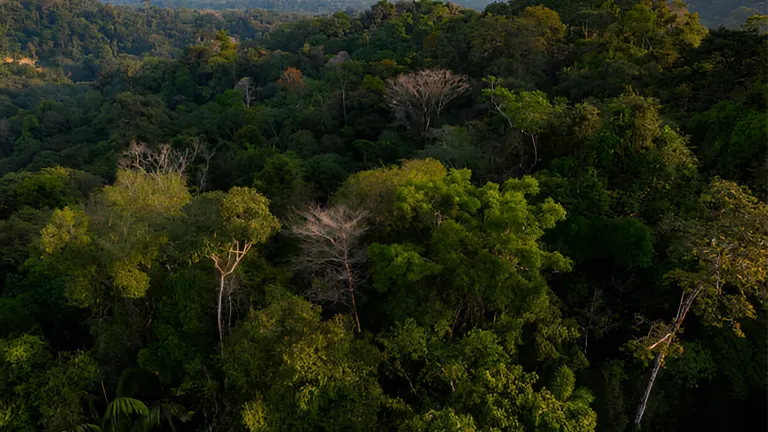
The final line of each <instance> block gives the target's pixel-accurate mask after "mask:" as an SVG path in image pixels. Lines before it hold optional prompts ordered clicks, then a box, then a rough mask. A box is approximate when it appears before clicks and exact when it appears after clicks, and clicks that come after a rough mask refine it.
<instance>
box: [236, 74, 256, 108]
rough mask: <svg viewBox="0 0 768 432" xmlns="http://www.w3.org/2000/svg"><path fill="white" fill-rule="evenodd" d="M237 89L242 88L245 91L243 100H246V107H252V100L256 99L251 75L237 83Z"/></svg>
mask: <svg viewBox="0 0 768 432" xmlns="http://www.w3.org/2000/svg"><path fill="white" fill-rule="evenodd" d="M235 89H237V90H240V91H241V92H242V93H243V102H245V106H246V107H248V108H250V107H251V102H253V101H254V100H255V99H256V94H255V92H254V90H255V89H254V87H253V80H252V79H251V78H249V77H245V78H242V79H241V80H240V81H238V82H237V84H235Z"/></svg>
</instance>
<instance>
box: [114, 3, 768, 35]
mask: <svg viewBox="0 0 768 432" xmlns="http://www.w3.org/2000/svg"><path fill="white" fill-rule="evenodd" d="M146 1H147V0H105V1H104V2H105V3H110V4H121V5H131V6H138V7H143V6H144V5H145V4H146ZM148 1H149V2H150V3H151V4H153V5H155V6H160V7H171V8H181V7H184V8H195V9H215V10H222V9H248V8H258V9H267V10H277V11H290V12H303V13H313V14H328V13H333V12H338V11H340V10H347V11H354V10H360V9H363V8H367V7H369V6H372V5H373V4H375V3H376V0H148ZM497 1H498V0H497ZM493 2H494V0H456V1H454V2H452V3H456V4H459V5H461V6H465V7H468V8H473V9H476V10H483V9H485V7H486V6H488V5H489V4H491V3H493ZM513 3H516V4H518V5H520V4H526V5H528V6H536V5H539V4H547V5H548V6H549V7H550V8H552V9H555V10H557V11H560V10H562V9H564V8H571V7H576V8H582V6H584V5H591V6H598V5H600V4H602V3H604V2H602V1H600V0H597V1H589V2H587V1H582V2H579V1H577V2H572V1H570V0H549V1H541V0H518V1H515V2H513ZM573 3H576V4H575V5H574V4H573ZM670 3H674V1H673V2H670ZM684 3H685V4H686V5H688V7H689V8H690V11H691V12H692V13H698V14H699V19H700V22H701V23H702V24H704V25H705V26H708V27H712V28H716V27H720V26H724V27H728V28H736V29H737V28H739V27H740V26H741V25H742V24H744V21H745V20H746V19H747V18H749V17H751V16H753V15H762V14H765V13H766V12H768V9H766V2H765V0H719V1H718V0H687V1H685V2H684Z"/></svg>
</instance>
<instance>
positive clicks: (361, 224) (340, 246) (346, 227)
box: [290, 206, 367, 332]
mask: <svg viewBox="0 0 768 432" xmlns="http://www.w3.org/2000/svg"><path fill="white" fill-rule="evenodd" d="M366 216H367V213H366V212H364V211H360V210H352V209H349V208H347V207H346V206H334V207H331V208H322V207H320V206H311V207H309V208H307V209H306V210H304V211H301V212H299V220H298V221H297V222H296V223H294V224H293V225H292V226H291V228H290V233H291V234H292V235H293V236H295V237H296V238H297V239H298V240H299V242H300V244H301V253H300V254H299V256H298V257H297V258H296V260H295V266H296V267H297V268H298V269H301V270H306V271H309V272H310V273H311V274H312V276H313V277H314V278H315V282H314V283H313V286H312V287H311V288H310V289H309V291H308V293H307V294H308V297H309V298H310V299H311V300H314V301H318V302H328V303H332V304H335V303H342V304H345V305H347V306H348V307H349V308H350V310H351V312H352V315H353V316H354V318H355V322H356V324H357V331H358V332H360V331H361V326H360V317H359V315H358V312H357V299H356V297H357V296H356V291H357V288H358V286H359V285H360V283H361V282H362V280H363V279H364V277H365V274H364V272H363V268H362V265H363V264H364V263H365V261H366V255H365V248H364V247H363V245H362V244H361V239H362V236H363V234H364V233H365V231H366V225H365V219H366Z"/></svg>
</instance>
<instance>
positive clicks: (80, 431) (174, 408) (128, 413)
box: [73, 397, 192, 432]
mask: <svg viewBox="0 0 768 432" xmlns="http://www.w3.org/2000/svg"><path fill="white" fill-rule="evenodd" d="M191 414H192V413H191V412H188V411H187V410H186V409H185V408H184V407H183V406H181V405H179V404H177V403H174V402H171V401H168V400H163V401H160V402H158V403H155V404H154V405H152V408H147V406H146V405H145V404H144V402H142V401H140V400H138V399H134V398H130V397H117V398H115V400H113V401H112V402H110V403H109V405H107V410H106V412H105V413H104V418H103V420H102V421H101V422H100V423H101V425H95V424H92V423H84V424H81V425H78V426H76V427H75V429H74V430H73V432H149V431H151V430H152V429H154V428H155V427H157V426H159V425H160V423H162V421H163V418H165V419H166V420H167V421H168V425H169V426H170V427H171V430H173V431H175V430H176V426H175V425H174V423H173V419H174V417H175V418H178V419H179V420H181V421H182V422H186V421H187V420H189V418H190V416H191Z"/></svg>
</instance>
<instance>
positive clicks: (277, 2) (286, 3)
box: [104, 0, 492, 14]
mask: <svg viewBox="0 0 768 432" xmlns="http://www.w3.org/2000/svg"><path fill="white" fill-rule="evenodd" d="M377 1H378V0H150V3H151V4H152V5H153V6H160V7H170V8H190V9H214V10H222V9H266V10H274V11H281V12H303V13H313V14H330V13H333V12H337V11H340V10H359V9H367V8H368V7H369V6H371V5H373V4H375V3H376V2H377ZM104 3H109V4H115V5H130V6H143V5H144V3H145V1H144V0H104ZM453 3H456V4H460V5H462V6H465V7H468V8H472V9H477V10H482V9H484V8H485V6H487V5H488V4H489V3H492V1H491V0H457V1H453Z"/></svg>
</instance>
